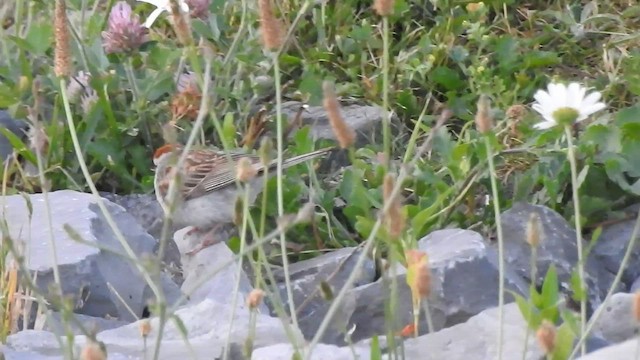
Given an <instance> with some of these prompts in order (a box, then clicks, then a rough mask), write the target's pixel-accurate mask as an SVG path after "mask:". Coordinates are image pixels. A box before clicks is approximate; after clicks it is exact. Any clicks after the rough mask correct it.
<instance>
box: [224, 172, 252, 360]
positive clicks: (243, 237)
mask: <svg viewBox="0 0 640 360" xmlns="http://www.w3.org/2000/svg"><path fill="white" fill-rule="evenodd" d="M250 186H251V182H247V184H246V186H245V189H244V198H243V201H242V229H241V232H240V253H241V254H244V252H245V251H244V248H245V247H246V244H247V222H248V219H249V216H250V215H249V201H248V200H249V189H250ZM243 260H244V256H240V259H239V260H238V272H237V273H236V283H235V285H234V287H233V295H232V296H233V303H232V305H231V314H229V331H228V332H227V340H226V341H225V343H224V350H223V351H224V352H223V355H222V360H227V359H228V358H229V347H230V346H229V345H231V333H232V332H233V320H234V318H235V317H236V309H237V306H238V292H239V291H240V278H241V277H242V263H243Z"/></svg>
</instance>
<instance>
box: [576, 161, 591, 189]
mask: <svg viewBox="0 0 640 360" xmlns="http://www.w3.org/2000/svg"><path fill="white" fill-rule="evenodd" d="M588 173H589V165H586V166H585V167H583V168H582V170H580V173H579V174H578V177H577V179H576V181H577V183H578V185H577V186H576V187H577V188H578V189H580V186H581V185H582V183H584V180H585V179H586V178H587V174H588Z"/></svg>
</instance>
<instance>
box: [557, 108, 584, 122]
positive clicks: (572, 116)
mask: <svg viewBox="0 0 640 360" xmlns="http://www.w3.org/2000/svg"><path fill="white" fill-rule="evenodd" d="M578 116H580V113H579V112H578V110H576V109H574V108H571V107H563V108H560V109H558V110H556V111H554V112H553V118H554V119H555V120H556V122H557V123H558V124H560V125H571V124H573V123H574V122H575V121H576V120H578Z"/></svg>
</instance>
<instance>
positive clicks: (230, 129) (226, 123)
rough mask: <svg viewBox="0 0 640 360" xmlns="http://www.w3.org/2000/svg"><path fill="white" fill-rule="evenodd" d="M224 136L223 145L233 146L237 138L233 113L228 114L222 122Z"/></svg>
mask: <svg viewBox="0 0 640 360" xmlns="http://www.w3.org/2000/svg"><path fill="white" fill-rule="evenodd" d="M222 136H224V141H223V143H226V144H233V143H234V141H235V136H236V126H235V119H234V117H233V114H232V113H226V114H225V115H224V120H223V122H222Z"/></svg>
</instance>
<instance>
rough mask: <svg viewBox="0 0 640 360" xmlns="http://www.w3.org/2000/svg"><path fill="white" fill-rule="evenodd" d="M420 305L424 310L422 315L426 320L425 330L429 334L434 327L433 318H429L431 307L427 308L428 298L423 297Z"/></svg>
mask: <svg viewBox="0 0 640 360" xmlns="http://www.w3.org/2000/svg"><path fill="white" fill-rule="evenodd" d="M422 307H423V310H424V317H425V319H426V320H427V330H428V331H429V334H431V333H432V332H434V330H435V329H434V327H433V320H432V318H431V309H429V298H424V302H423V303H422Z"/></svg>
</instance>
